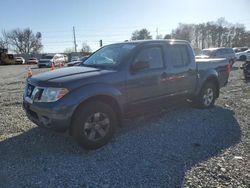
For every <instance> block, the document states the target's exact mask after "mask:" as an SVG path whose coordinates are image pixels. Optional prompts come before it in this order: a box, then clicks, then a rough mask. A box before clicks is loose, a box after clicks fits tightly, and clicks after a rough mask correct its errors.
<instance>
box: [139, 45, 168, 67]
mask: <svg viewBox="0 0 250 188" xmlns="http://www.w3.org/2000/svg"><path fill="white" fill-rule="evenodd" d="M140 61H142V62H147V63H148V64H149V68H147V69H157V68H162V67H164V63H163V58H162V51H161V48H160V47H150V48H145V49H142V50H141V51H140V52H139V54H138V55H137V56H136V57H135V59H134V63H136V62H140ZM147 69H144V70H147Z"/></svg>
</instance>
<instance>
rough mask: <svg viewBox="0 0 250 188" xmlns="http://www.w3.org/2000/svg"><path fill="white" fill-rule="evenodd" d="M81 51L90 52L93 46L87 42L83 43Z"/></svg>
mask: <svg viewBox="0 0 250 188" xmlns="http://www.w3.org/2000/svg"><path fill="white" fill-rule="evenodd" d="M81 52H82V53H90V52H91V48H90V46H89V45H88V44H87V43H85V42H84V43H82V48H81Z"/></svg>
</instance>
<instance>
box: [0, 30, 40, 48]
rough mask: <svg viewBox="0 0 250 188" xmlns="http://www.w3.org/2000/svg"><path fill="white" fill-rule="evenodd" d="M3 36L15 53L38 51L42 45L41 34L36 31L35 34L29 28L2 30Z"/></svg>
mask: <svg viewBox="0 0 250 188" xmlns="http://www.w3.org/2000/svg"><path fill="white" fill-rule="evenodd" d="M3 37H4V39H5V41H7V43H8V45H9V46H10V47H11V48H12V50H13V51H14V52H16V53H38V52H40V51H41V49H42V47H43V45H42V34H41V33H40V32H37V33H36V35H35V34H34V33H33V32H32V30H31V29H29V28H26V29H23V30H22V29H14V30H12V31H9V32H5V31H4V32H3Z"/></svg>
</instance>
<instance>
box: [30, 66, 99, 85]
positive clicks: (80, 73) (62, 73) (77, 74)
mask: <svg viewBox="0 0 250 188" xmlns="http://www.w3.org/2000/svg"><path fill="white" fill-rule="evenodd" d="M99 72H100V69H96V68H91V67H68V68H62V69H57V70H54V71H49V72H45V73H41V74H38V75H35V76H32V77H31V78H30V80H31V81H36V82H45V81H46V82H57V80H60V81H63V80H64V81H71V80H72V79H76V78H82V77H90V76H93V75H96V73H99Z"/></svg>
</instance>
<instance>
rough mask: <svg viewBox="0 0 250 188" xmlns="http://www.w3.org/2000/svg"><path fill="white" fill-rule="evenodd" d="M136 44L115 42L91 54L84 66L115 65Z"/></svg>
mask: <svg viewBox="0 0 250 188" xmlns="http://www.w3.org/2000/svg"><path fill="white" fill-rule="evenodd" d="M135 46H136V45H135V44H113V45H109V46H105V47H103V48H101V49H100V50H98V51H97V52H96V53H94V54H93V55H92V56H90V57H89V58H88V59H87V60H86V61H85V62H84V63H83V64H82V66H94V67H103V66H105V67H106V66H109V67H114V66H117V65H118V64H120V63H121V61H122V59H123V58H124V57H125V56H127V55H128V53H129V52H130V51H131V50H132V49H133V48H134V47H135Z"/></svg>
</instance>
